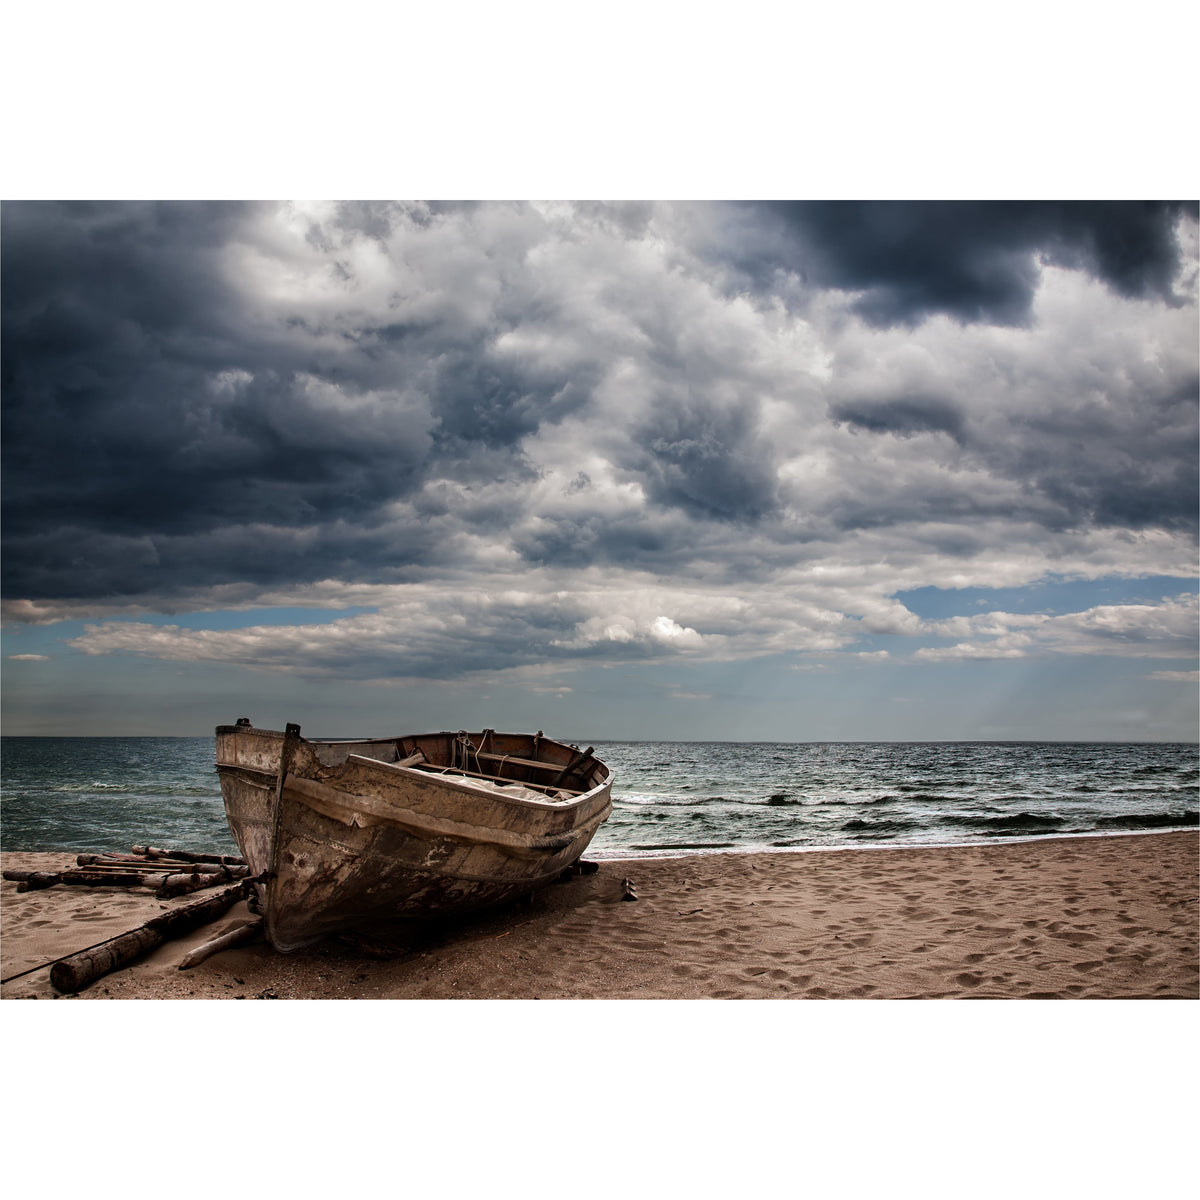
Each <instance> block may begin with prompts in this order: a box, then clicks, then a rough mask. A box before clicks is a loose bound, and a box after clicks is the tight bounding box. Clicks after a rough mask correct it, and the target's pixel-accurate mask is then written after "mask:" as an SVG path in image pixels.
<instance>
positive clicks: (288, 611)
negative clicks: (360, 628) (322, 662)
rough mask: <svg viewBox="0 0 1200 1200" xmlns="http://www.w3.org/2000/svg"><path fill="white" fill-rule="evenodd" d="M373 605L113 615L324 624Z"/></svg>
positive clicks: (183, 625) (153, 621) (236, 625)
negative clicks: (166, 614) (171, 614)
mask: <svg viewBox="0 0 1200 1200" xmlns="http://www.w3.org/2000/svg"><path fill="white" fill-rule="evenodd" d="M374 611H375V610H374V609H373V608H362V607H353V606H352V607H349V608H243V609H226V610H221V611H218V612H192V613H178V614H176V615H175V616H164V615H162V614H161V613H153V614H148V615H145V616H138V617H122V618H114V619H120V620H129V621H134V622H138V623H141V624H144V625H176V626H178V627H179V628H180V629H250V628H252V627H254V626H256V625H328V624H329V622H330V621H337V620H340V619H342V618H345V617H353V616H357V615H358V614H359V613H365V612H374Z"/></svg>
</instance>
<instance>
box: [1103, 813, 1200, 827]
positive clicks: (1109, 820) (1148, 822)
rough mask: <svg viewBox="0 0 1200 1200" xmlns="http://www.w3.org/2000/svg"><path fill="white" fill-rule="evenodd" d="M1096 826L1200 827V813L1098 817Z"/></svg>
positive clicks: (1132, 814) (1130, 814) (1134, 814)
mask: <svg viewBox="0 0 1200 1200" xmlns="http://www.w3.org/2000/svg"><path fill="white" fill-rule="evenodd" d="M1096 824H1097V825H1102V826H1104V827H1105V828H1106V829H1163V828H1166V827H1168V826H1172V825H1200V812H1178V813H1169V812H1162V813H1129V814H1126V815H1124V816H1119V817H1098V818H1097V819H1096Z"/></svg>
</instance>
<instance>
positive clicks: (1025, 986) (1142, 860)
mask: <svg viewBox="0 0 1200 1200" xmlns="http://www.w3.org/2000/svg"><path fill="white" fill-rule="evenodd" d="M1198 850H1200V837H1198V836H1197V834H1196V833H1195V832H1191V831H1187V832H1173V833H1154V834H1143V835H1131V836H1117V837H1095V838H1092V837H1084V838H1045V839H1041V840H1037V841H1027V842H1009V843H997V844H993V845H984V846H954V847H929V848H916V849H903V850H900V849H883V850H864V849H855V850H839V851H822V852H809V853H779V854H713V855H694V856H688V857H680V858H664V859H638V860H626V861H613V860H603V861H601V862H600V865H599V870H598V871H597V872H596V873H595V874H593V875H588V876H583V877H580V878H577V879H572V880H570V881H568V882H566V883H560V884H554V885H552V886H550V887H548V888H546V889H544V890H543V891H542V892H540V893H538V894H537V895H536V896H535V897H534V898H533V900H532V901H529V902H524V903H520V904H516V905H513V906H510V907H508V908H505V909H502V910H496V911H493V912H489V913H484V914H479V915H476V916H472V917H469V918H460V919H457V920H454V921H448V922H444V923H442V924H439V925H437V926H434V927H432V928H431V929H430V930H429V931H428V932H427V933H425V934H424V935H422V936H421V937H420V938H419V939H418V940H414V941H413V942H412V943H411V944H410V945H409V946H408V947H407V948H406V949H405V950H404V951H403V952H402V953H400V954H399V955H396V956H392V957H388V958H380V957H373V956H372V955H370V954H368V953H366V952H364V950H363V949H362V948H361V947H355V946H352V945H349V944H346V943H344V942H341V941H338V940H327V941H325V942H322V943H319V944H317V945H315V946H313V947H310V948H308V949H305V950H302V951H299V952H297V953H294V954H289V955H279V954H276V953H275V952H274V951H273V950H271V948H270V947H269V946H268V945H267V944H266V943H265V942H262V941H258V942H255V943H252V944H250V945H246V946H241V947H237V948H234V949H231V950H226V951H223V952H221V953H219V954H217V955H215V956H213V957H212V958H210V959H208V960H207V961H205V962H203V963H201V964H200V965H199V966H196V967H194V968H192V969H190V970H187V971H181V970H179V969H178V964H179V962H180V960H181V959H182V958H183V956H184V955H185V954H186V953H187V952H188V950H190V949H192V948H193V947H195V946H196V945H198V944H200V943H201V942H203V941H207V940H208V939H210V938H212V937H214V936H216V935H217V934H219V933H221V932H223V931H224V930H226V929H228V928H231V927H232V926H234V925H236V924H238V923H240V922H242V921H245V920H247V919H248V918H249V915H250V914H249V912H248V910H247V908H246V905H245V904H244V903H239V904H237V905H235V906H234V907H233V908H231V909H230V910H228V912H227V913H226V914H225V915H224V916H222V917H220V918H218V919H217V920H215V921H213V922H212V923H211V924H209V925H207V926H205V927H203V928H201V929H199V930H196V931H195V932H193V933H190V934H188V935H186V936H184V937H181V938H177V939H174V940H172V941H169V942H167V943H166V944H165V945H162V946H160V947H158V948H157V949H156V950H154V951H153V952H152V953H151V954H149V955H148V956H146V957H145V958H143V959H142V960H141V961H139V962H137V963H135V964H133V965H132V966H130V967H127V968H125V969H122V970H120V971H116V972H114V973H112V974H111V975H108V976H105V977H104V978H102V979H99V980H97V981H96V982H95V983H93V984H92V985H91V986H89V987H88V988H86V989H85V990H84V991H83V992H81V993H80V995H79V996H78V997H77V998H79V999H189V998H195V999H201V998H204V999H218V998H220V999H247V1000H249V999H259V998H261V999H351V998H373V999H441V1000H444V999H453V998H471V999H563V998H575V999H623V998H632V999H699V998H708V999H902V998H908V999H917V998H926V999H932V998H964V999H966V998H979V999H1005V998H1011V999H1021V998H1024V999H1073V998H1075V999H1084V998H1103V999H1123V998H1127V999H1157V998H1179V999H1196V998H1197V997H1198V995H1200V938H1198V930H1197V894H1198V887H1200V884H1198V873H1197V867H1198V859H1200V854H1198ZM2 861H3V866H4V868H5V869H9V868H13V867H24V868H26V869H30V868H33V869H43V870H46V869H55V868H58V867H62V866H65V865H67V864H68V863H70V862H72V861H73V856H72V855H70V854H65V853H64V854H32V853H15V852H14V853H5V854H4V855H3V856H2ZM627 877H628V878H629V879H631V880H632V881H633V884H634V886H635V889H636V892H637V895H638V899H637V900H633V901H630V900H625V899H623V898H622V897H623V894H624V893H623V888H622V880H623V879H624V878H627ZM16 886H17V885H16V884H15V883H13V882H9V881H5V882H4V883H3V886H2V889H0V977H2V978H3V979H4V980H6V981H7V982H5V983H3V985H0V996H2V997H3V998H4V999H52V998H66V997H59V996H58V993H56V992H55V990H54V989H53V987H52V986H51V985H50V982H49V964H50V962H51V961H52V960H54V959H56V958H58V957H61V956H64V955H67V954H70V953H73V952H75V951H77V950H79V949H82V948H84V947H86V946H91V945H94V944H96V943H97V942H99V941H102V940H103V939H105V938H107V937H112V936H115V935H116V934H119V933H122V932H125V931H126V930H128V929H132V928H133V927H134V926H136V925H138V924H140V923H141V922H142V921H145V920H147V919H148V918H150V917H152V916H156V915H158V914H159V913H160V912H161V911H163V909H164V907H175V906H179V905H181V904H186V903H189V902H192V901H194V900H196V899H198V898H201V897H203V896H204V895H205V894H206V893H205V892H198V893H194V894H193V895H191V896H185V897H180V898H178V899H176V900H173V901H165V902H164V901H158V900H156V899H155V898H154V897H153V895H152V894H151V893H149V892H146V891H132V892H131V891H125V890H123V889H116V888H90V887H65V886H62V885H58V886H56V887H53V888H49V889H46V890H42V891H34V892H27V893H23V894H18V893H17V891H16ZM29 968H35V969H34V970H29ZM14 976H16V977H15V978H14Z"/></svg>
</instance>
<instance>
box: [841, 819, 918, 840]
mask: <svg viewBox="0 0 1200 1200" xmlns="http://www.w3.org/2000/svg"><path fill="white" fill-rule="evenodd" d="M920 828H921V822H920V821H900V820H896V819H895V818H885V819H884V820H882V821H864V820H862V819H860V818H857V817H856V818H855V819H854V820H853V821H847V822H846V823H845V824H844V825H843V826H842V829H843V830H844V831H845V832H846V833H869V834H871V835H872V836H873V837H886V836H887V835H888V834H892V833H907V832H908V831H909V830H910V829H920Z"/></svg>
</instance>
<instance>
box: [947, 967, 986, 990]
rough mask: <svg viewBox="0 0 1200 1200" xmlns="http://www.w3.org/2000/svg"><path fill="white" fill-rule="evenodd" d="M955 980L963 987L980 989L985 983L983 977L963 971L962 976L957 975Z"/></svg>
mask: <svg viewBox="0 0 1200 1200" xmlns="http://www.w3.org/2000/svg"><path fill="white" fill-rule="evenodd" d="M954 980H955V982H956V983H959V984H961V985H962V986H963V987H978V986H979V985H980V984H981V983H982V982H983V976H982V975H976V974H975V973H974V972H973V971H963V972H962V974H961V975H955V977H954Z"/></svg>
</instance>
